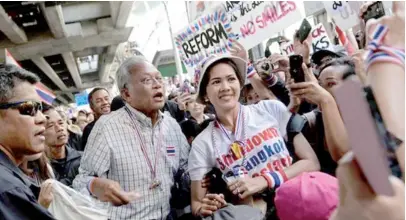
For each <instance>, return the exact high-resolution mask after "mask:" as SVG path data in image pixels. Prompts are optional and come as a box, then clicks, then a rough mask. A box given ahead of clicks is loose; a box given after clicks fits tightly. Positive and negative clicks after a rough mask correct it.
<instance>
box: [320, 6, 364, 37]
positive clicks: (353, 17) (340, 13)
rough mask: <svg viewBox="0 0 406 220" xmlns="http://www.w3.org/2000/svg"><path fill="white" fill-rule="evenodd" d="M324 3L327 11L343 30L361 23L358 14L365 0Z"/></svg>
mask: <svg viewBox="0 0 406 220" xmlns="http://www.w3.org/2000/svg"><path fill="white" fill-rule="evenodd" d="M323 4H324V7H325V8H326V11H327V13H328V14H329V15H330V16H331V17H332V18H333V19H334V22H335V23H336V24H337V25H338V26H339V27H340V28H341V29H342V30H344V31H346V30H348V29H350V28H352V27H354V26H356V25H358V24H359V18H358V14H359V9H360V7H361V5H362V4H363V2H356V1H332V2H328V1H326V2H323Z"/></svg>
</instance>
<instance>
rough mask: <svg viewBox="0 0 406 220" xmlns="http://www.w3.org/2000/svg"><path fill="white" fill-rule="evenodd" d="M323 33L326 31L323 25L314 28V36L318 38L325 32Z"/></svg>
mask: <svg viewBox="0 0 406 220" xmlns="http://www.w3.org/2000/svg"><path fill="white" fill-rule="evenodd" d="M323 33H326V32H325V31H324V30H323V26H319V27H317V28H316V29H314V30H313V31H312V37H313V38H317V37H318V36H320V35H321V34H323Z"/></svg>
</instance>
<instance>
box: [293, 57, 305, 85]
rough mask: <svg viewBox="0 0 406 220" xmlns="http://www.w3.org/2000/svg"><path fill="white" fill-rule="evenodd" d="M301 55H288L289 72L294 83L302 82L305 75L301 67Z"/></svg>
mask: <svg viewBox="0 0 406 220" xmlns="http://www.w3.org/2000/svg"><path fill="white" fill-rule="evenodd" d="M302 64H303V57H302V56H301V55H292V56H290V57H289V67H290V68H289V72H290V76H291V78H292V79H294V80H295V83H299V82H304V81H305V75H304V72H303V69H302Z"/></svg>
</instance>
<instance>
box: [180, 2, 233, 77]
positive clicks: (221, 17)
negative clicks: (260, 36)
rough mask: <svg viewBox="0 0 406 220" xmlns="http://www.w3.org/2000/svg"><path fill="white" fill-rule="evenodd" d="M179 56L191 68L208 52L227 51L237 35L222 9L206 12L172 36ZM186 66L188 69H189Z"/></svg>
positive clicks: (218, 52)
mask: <svg viewBox="0 0 406 220" xmlns="http://www.w3.org/2000/svg"><path fill="white" fill-rule="evenodd" d="M174 38H175V45H176V47H177V49H178V51H179V55H180V58H181V59H182V61H183V62H184V63H185V65H186V66H187V67H190V68H193V67H195V66H196V65H197V64H198V63H200V61H201V60H203V59H204V58H205V57H207V56H209V55H210V54H224V53H228V49H229V48H230V47H231V45H232V42H233V40H236V38H237V36H236V35H234V34H233V32H232V30H231V24H230V19H228V18H227V16H226V13H225V11H224V9H218V10H215V11H214V12H211V13H209V14H206V15H204V16H202V17H200V18H198V19H197V20H195V21H194V22H192V23H191V24H189V26H188V27H187V28H185V29H183V30H182V31H180V32H179V33H178V34H176V35H175V36H174ZM190 68H188V69H190Z"/></svg>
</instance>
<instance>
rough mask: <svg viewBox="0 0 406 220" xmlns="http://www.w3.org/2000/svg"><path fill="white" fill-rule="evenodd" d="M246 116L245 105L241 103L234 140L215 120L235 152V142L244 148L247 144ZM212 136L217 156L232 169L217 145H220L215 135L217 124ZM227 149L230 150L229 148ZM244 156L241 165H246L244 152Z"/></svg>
mask: <svg viewBox="0 0 406 220" xmlns="http://www.w3.org/2000/svg"><path fill="white" fill-rule="evenodd" d="M244 116H245V115H244V112H243V106H242V105H240V110H239V111H238V115H237V121H236V127H235V132H234V140H232V139H231V137H230V135H229V134H228V132H227V130H226V129H225V128H224V126H223V125H222V124H221V123H220V122H219V121H218V120H216V121H215V122H214V123H215V125H218V126H219V128H220V130H221V135H224V136H226V137H227V139H228V140H229V141H230V142H232V144H231V148H232V150H233V152H234V149H233V145H234V144H239V145H240V146H241V147H242V148H243V149H245V146H246V143H245V139H246V136H247V135H246V130H247V126H246V123H245V121H246V120H245V117H244ZM211 136H212V142H213V148H214V150H215V151H216V154H217V157H218V158H219V160H220V161H221V162H222V163H223V164H224V166H226V167H227V168H228V169H230V170H232V169H231V168H230V167H228V166H227V165H226V163H225V161H224V160H223V158H222V157H221V154H220V150H219V148H218V147H217V146H218V145H217V140H216V137H215V126H214V127H213V128H212V135H211ZM238 150H239V152H240V149H239V148H238ZM227 151H229V149H227ZM240 153H241V152H240ZM241 154H242V153H241ZM242 156H243V160H242V163H241V165H243V166H245V162H246V156H245V154H242Z"/></svg>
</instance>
